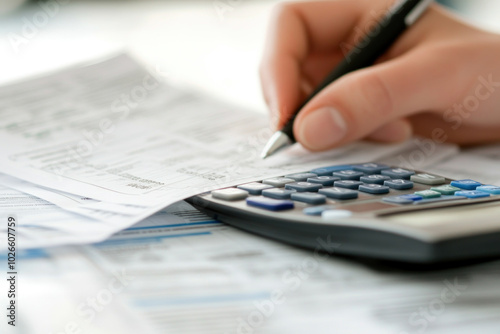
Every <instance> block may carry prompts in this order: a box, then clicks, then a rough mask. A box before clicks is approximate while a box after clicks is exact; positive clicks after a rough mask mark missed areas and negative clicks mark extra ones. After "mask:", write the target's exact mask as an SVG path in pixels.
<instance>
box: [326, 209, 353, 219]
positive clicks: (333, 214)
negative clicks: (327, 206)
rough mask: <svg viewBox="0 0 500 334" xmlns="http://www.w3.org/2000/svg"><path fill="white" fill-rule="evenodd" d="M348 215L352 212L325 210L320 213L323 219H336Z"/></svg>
mask: <svg viewBox="0 0 500 334" xmlns="http://www.w3.org/2000/svg"><path fill="white" fill-rule="evenodd" d="M350 216H352V212H351V211H349V210H326V211H323V213H322V214H321V218H322V219H324V220H336V219H339V218H348V217H350Z"/></svg>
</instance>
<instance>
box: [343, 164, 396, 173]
mask: <svg viewBox="0 0 500 334" xmlns="http://www.w3.org/2000/svg"><path fill="white" fill-rule="evenodd" d="M389 168H390V167H389V166H387V165H383V164H376V163H373V162H370V163H366V164H361V165H354V166H352V169H354V170H355V171H358V172H363V173H366V174H380V172H382V171H383V170H384V169H389Z"/></svg>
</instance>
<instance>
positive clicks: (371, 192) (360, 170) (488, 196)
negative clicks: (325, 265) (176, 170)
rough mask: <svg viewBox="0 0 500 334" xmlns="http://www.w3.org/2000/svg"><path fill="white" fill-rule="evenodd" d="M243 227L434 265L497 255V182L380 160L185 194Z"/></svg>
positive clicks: (326, 248)
mask: <svg viewBox="0 0 500 334" xmlns="http://www.w3.org/2000/svg"><path fill="white" fill-rule="evenodd" d="M189 202H190V203H191V204H193V205H194V206H195V207H196V208H198V209H199V210H202V211H204V212H206V213H208V214H209V215H211V216H212V217H214V218H215V219H217V220H219V221H222V222H224V223H226V224H229V225H233V226H235V227H237V228H240V229H242V230H246V231H249V232H252V233H255V234H259V235H262V236H265V237H269V238H272V239H275V240H279V241H282V242H286V243H289V244H293V245H296V246H300V247H305V248H310V249H314V250H316V251H321V252H319V253H323V252H329V253H336V254H341V255H348V256H355V257H363V258H373V259H380V260H390V261H397V262H409V263H421V264H432V263H442V262H452V261H463V260H474V259H479V258H494V257H498V256H500V187H499V186H495V185H486V184H482V183H481V182H477V181H474V180H471V179H465V180H453V179H449V178H446V177H443V176H439V175H434V174H431V173H426V172H424V171H417V170H410V169H407V168H401V167H397V166H387V165H385V164H382V163H376V162H369V163H363V164H352V165H335V166H327V167H319V168H316V169H312V170H308V171H305V172H302V173H295V174H287V175H282V176H280V177H274V178H268V179H264V180H261V181H258V182H252V183H246V184H241V185H237V186H235V187H231V188H224V189H218V190H214V191H211V192H207V193H204V194H200V195H198V196H195V197H192V198H190V199H189Z"/></svg>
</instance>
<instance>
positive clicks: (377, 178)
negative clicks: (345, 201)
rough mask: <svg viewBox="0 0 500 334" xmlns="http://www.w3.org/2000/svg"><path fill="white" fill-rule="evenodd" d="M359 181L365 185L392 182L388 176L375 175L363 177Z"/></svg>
mask: <svg viewBox="0 0 500 334" xmlns="http://www.w3.org/2000/svg"><path fill="white" fill-rule="evenodd" d="M359 180H360V181H361V182H364V183H370V184H381V185H383V184H384V181H390V180H391V178H390V177H389V176H387V175H380V174H373V175H367V176H363V177H361V178H360V179H359Z"/></svg>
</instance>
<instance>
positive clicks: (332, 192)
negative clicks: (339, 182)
mask: <svg viewBox="0 0 500 334" xmlns="http://www.w3.org/2000/svg"><path fill="white" fill-rule="evenodd" d="M319 193H320V194H322V195H325V196H326V197H329V198H333V199H355V198H358V192H357V191H355V190H350V189H345V188H327V189H320V190H319Z"/></svg>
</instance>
